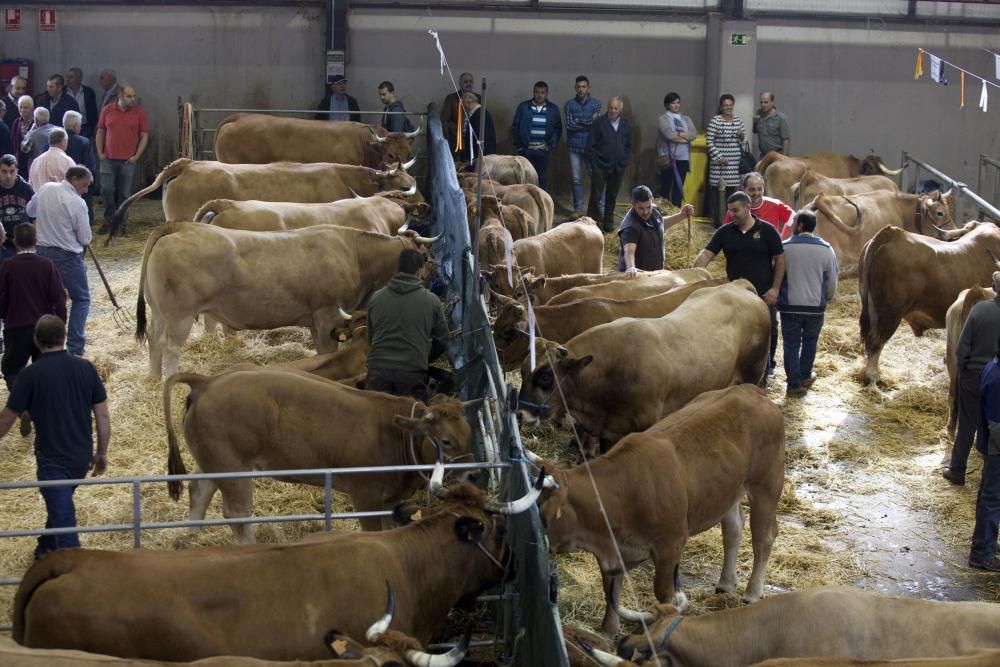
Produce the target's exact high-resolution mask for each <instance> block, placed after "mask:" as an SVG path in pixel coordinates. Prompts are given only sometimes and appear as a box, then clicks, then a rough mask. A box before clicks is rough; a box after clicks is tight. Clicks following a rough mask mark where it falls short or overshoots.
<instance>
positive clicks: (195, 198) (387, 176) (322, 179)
mask: <svg viewBox="0 0 1000 667" xmlns="http://www.w3.org/2000/svg"><path fill="white" fill-rule="evenodd" d="M414 183H415V181H414V180H413V177H412V176H410V175H409V174H407V173H406V172H405V171H404V170H403V169H401V168H394V169H390V170H388V171H376V170H375V169H371V168H369V167H357V166H353V165H346V164H328V163H323V162H320V163H314V164H298V163H296V162H276V163H274V164H225V163H223V162H209V161H197V162H196V161H194V160H189V159H187V158H181V159H179V160H174V161H173V162H171V163H170V164H168V165H167V166H166V167H164V169H163V171H161V172H160V173H159V175H158V176H157V177H156V180H154V181H153V182H152V183H151V184H150V185H149V186H148V187H146V188H143V189H142V190H139V191H138V192H136V193H135V194H134V195H132V196H131V197H129V198H128V199H126V200H125V201H124V202H122V205H121V207H120V208H119V209H118V210H117V211H116V212H115V214H114V216H112V219H111V222H110V223H109V225H108V226H109V227H110V228H111V236H114V235H115V234H116V233H117V232H118V230H119V229H121V226H122V225H124V224H125V216H126V215H127V214H128V209H129V207H131V206H132V204H133V202H135V201H136V200H139V199H142V198H143V197H145V196H146V195H148V194H149V193H151V192H153V191H154V190H156V189H157V188H160V187H161V186H162V187H163V215H164V216H165V219H166V221H167V222H175V221H184V220H193V219H194V216H195V214H197V213H198V209H200V208H201V207H202V206H203V205H204V204H205V202H207V201H211V200H212V199H239V200H245V199H263V200H265V201H291V202H302V203H320V202H329V201H336V200H338V199H349V198H351V197H353V196H354V193H357V194H361V195H364V196H370V195H373V194H375V193H376V192H382V191H385V190H409V189H410V188H411V187H412V186H413V184H414ZM416 196H419V194H418V195H416Z"/></svg>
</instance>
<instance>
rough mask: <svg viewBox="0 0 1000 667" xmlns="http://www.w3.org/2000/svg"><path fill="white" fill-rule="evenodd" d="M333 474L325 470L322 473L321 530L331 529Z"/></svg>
mask: <svg viewBox="0 0 1000 667" xmlns="http://www.w3.org/2000/svg"><path fill="white" fill-rule="evenodd" d="M332 514H333V474H332V473H331V472H330V471H329V470H327V471H326V473H325V474H324V475H323V516H324V517H326V518H325V519H324V521H323V530H325V531H327V532H329V531H330V530H333V518H332V516H331V515H332Z"/></svg>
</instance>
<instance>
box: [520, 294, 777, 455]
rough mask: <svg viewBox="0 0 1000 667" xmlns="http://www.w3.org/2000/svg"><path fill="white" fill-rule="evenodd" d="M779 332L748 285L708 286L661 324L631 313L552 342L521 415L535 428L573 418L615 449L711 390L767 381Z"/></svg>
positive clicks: (525, 373)
mask: <svg viewBox="0 0 1000 667" xmlns="http://www.w3.org/2000/svg"><path fill="white" fill-rule="evenodd" d="M708 331H710V332H712V344H711V345H706V344H705V336H706V332H708ZM770 336H771V318H770V315H769V314H768V311H767V305H765V304H764V302H763V301H762V300H761V299H760V297H759V296H757V292H756V291H755V290H754V288H753V286H752V285H751V284H750V283H749V282H747V281H746V280H737V281H735V282H732V283H728V284H725V285H719V286H718V287H709V288H706V289H702V290H698V291H697V292H696V293H694V294H692V295H691V296H689V297H688V298H687V299H686V300H685V301H684V303H682V304H681V305H680V306H678V308H677V309H676V310H675V311H674V312H672V313H670V314H669V315H666V316H664V317H661V318H659V319H651V320H649V319H647V320H643V319H634V318H630V317H624V318H621V319H618V320H615V321H614V322H610V323H608V324H602V325H600V326H596V327H594V328H592V329H588V330H587V331H584V332H583V333H582V334H580V335H579V336H576V337H574V338H573V339H571V340H570V341H569V342H567V343H566V345H565V347H564V346H562V345H558V344H556V343H551V342H546V344H545V346H546V354H544V355H542V356H540V357H539V359H538V367H537V368H535V369H534V371H532V370H531V369H530V368H527V367H526V366H527V363H528V362H525V366H524V367H522V368H521V377H522V378H524V382H523V383H522V385H521V391H520V409H519V414H518V417H519V419H520V420H521V422H522V423H523V424H525V425H527V426H531V425H534V424H536V423H537V422H538V421H539V419H540V418H544V417H551V418H553V419H560V418H562V417H563V416H564V415H566V414H570V415H572V416H573V419H574V420H575V421H576V424H577V427H578V428H579V429H581V430H582V431H583V432H585V433H587V434H589V435H592V436H594V437H597V438H600V439H601V440H602V444H604V443H607V444H610V443H613V442H616V441H618V440H620V439H621V438H623V437H624V436H626V435H628V434H629V433H635V432H636V431H641V430H643V429H646V428H649V427H650V426H652V425H653V424H655V423H656V422H657V421H658V420H660V419H662V418H663V417H664V416H666V415H669V414H670V413H672V412H673V411H675V410H677V409H679V408H680V407H681V406H683V405H685V404H687V403H688V402H689V401H690V400H691V399H693V398H694V397H695V396H697V395H698V394H700V393H702V392H705V391H710V390H712V389H721V388H723V387H728V386H729V385H733V384H741V383H744V382H751V383H755V382H759V381H760V380H761V378H763V377H764V369H765V367H766V365H767V349H768V341H769V340H770ZM622 350H628V354H623V353H622ZM557 390H558V391H557ZM563 397H565V401H566V402H565V403H564V401H563Z"/></svg>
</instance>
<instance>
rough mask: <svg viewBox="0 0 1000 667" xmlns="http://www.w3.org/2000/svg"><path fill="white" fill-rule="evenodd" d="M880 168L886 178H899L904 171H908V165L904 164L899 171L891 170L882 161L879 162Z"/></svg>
mask: <svg viewBox="0 0 1000 667" xmlns="http://www.w3.org/2000/svg"><path fill="white" fill-rule="evenodd" d="M878 168H879V171H881V172H882V173H883V174H885V175H886V176H899V175H900V174H902V173H903V170H904V169H906V165H905V164H904V165H903V166H902V167H900V168H899V169H889V168H888V167H886V166H885V165H884V164H882V161H881V160H879V162H878Z"/></svg>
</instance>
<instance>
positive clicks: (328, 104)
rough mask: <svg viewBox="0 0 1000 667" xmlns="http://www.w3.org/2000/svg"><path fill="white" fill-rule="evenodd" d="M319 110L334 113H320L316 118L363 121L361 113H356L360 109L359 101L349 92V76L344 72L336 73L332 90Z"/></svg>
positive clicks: (322, 101) (331, 81) (321, 102)
mask: <svg viewBox="0 0 1000 667" xmlns="http://www.w3.org/2000/svg"><path fill="white" fill-rule="evenodd" d="M316 109H317V111H332V112H333V113H318V114H316V120H351V121H354V122H355V123H360V122H361V114H359V113H354V112H357V111H359V110H360V107H359V106H358V101H357V100H356V99H354V98H353V97H351V96H350V95H348V94H347V77H346V76H344V75H343V74H335V75H334V76H333V79H331V80H330V92H329V93H327V95H326V97H324V98H323V99H322V100H321V101H320V103H319V106H318V107H316Z"/></svg>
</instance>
